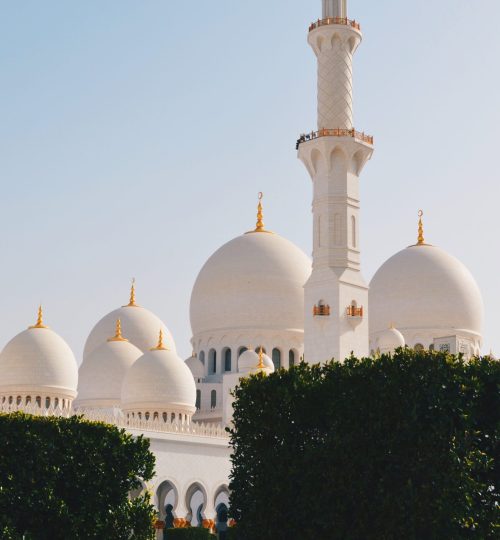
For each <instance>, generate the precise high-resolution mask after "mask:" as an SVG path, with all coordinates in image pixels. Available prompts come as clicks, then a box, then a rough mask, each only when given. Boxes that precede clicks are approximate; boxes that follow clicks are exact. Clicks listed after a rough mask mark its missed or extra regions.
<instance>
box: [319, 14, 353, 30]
mask: <svg viewBox="0 0 500 540" xmlns="http://www.w3.org/2000/svg"><path fill="white" fill-rule="evenodd" d="M330 24H343V25H344V26H350V27H351V28H355V29H356V30H361V26H360V25H359V23H358V22H356V21H351V20H350V19H346V18H345V17H328V18H326V19H318V20H317V21H316V22H313V23H311V25H310V26H309V32H312V31H313V30H316V28H319V27H320V26H327V25H330Z"/></svg>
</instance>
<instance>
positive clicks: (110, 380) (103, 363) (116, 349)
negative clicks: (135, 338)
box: [77, 336, 142, 408]
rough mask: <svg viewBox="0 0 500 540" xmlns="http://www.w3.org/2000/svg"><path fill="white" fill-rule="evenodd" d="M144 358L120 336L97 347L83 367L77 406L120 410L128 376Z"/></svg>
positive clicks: (81, 368)
mask: <svg viewBox="0 0 500 540" xmlns="http://www.w3.org/2000/svg"><path fill="white" fill-rule="evenodd" d="M141 356H142V351H141V350H140V349H138V348H137V347H136V346H135V345H132V343H130V342H129V341H127V340H126V339H123V338H121V336H120V337H116V336H115V337H114V338H111V339H108V340H107V341H106V342H105V343H103V344H102V345H101V346H100V347H97V349H95V350H94V351H92V352H91V353H90V354H89V355H88V356H87V357H86V358H85V360H84V362H83V363H82V365H81V366H80V371H79V377H78V399H77V401H78V403H77V406H79V407H99V408H111V407H119V406H120V402H121V391H122V384H123V380H124V379H125V374H126V373H127V371H128V370H129V369H130V367H131V366H132V364H133V363H134V362H135V361H136V360H137V359H138V358H139V357H141Z"/></svg>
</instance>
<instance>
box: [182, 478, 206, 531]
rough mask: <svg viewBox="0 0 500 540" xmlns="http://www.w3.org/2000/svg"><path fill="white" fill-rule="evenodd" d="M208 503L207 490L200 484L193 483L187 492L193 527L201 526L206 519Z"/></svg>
mask: <svg viewBox="0 0 500 540" xmlns="http://www.w3.org/2000/svg"><path fill="white" fill-rule="evenodd" d="M206 505H207V498H206V493H205V490H204V489H203V488H202V487H201V486H200V485H199V484H193V485H192V486H191V487H190V488H189V489H188V490H187V492H186V506H187V508H188V509H189V516H188V517H189V521H190V522H191V527H201V526H202V524H203V520H204V519H205V516H204V511H205V507H206Z"/></svg>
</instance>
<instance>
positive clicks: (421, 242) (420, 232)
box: [417, 210, 425, 246]
mask: <svg viewBox="0 0 500 540" xmlns="http://www.w3.org/2000/svg"><path fill="white" fill-rule="evenodd" d="M423 215H424V212H423V210H419V211H418V240H417V246H423V245H425V240H424V224H423V222H422V217H423Z"/></svg>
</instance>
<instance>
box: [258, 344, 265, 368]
mask: <svg viewBox="0 0 500 540" xmlns="http://www.w3.org/2000/svg"><path fill="white" fill-rule="evenodd" d="M265 367H266V365H265V364H264V352H263V351H262V347H261V348H260V349H259V365H258V366H257V369H265Z"/></svg>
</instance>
